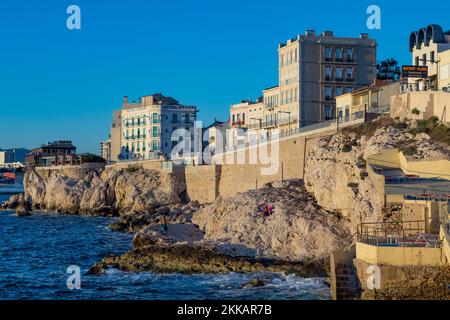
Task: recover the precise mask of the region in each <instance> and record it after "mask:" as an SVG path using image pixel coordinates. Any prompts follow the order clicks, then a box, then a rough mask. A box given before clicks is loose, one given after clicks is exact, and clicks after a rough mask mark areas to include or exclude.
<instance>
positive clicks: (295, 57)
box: [294, 48, 297, 62]
mask: <svg viewBox="0 0 450 320" xmlns="http://www.w3.org/2000/svg"><path fill="white" fill-rule="evenodd" d="M294 61H295V62H297V48H295V54H294Z"/></svg>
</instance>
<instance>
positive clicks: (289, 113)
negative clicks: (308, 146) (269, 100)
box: [278, 111, 292, 133]
mask: <svg viewBox="0 0 450 320" xmlns="http://www.w3.org/2000/svg"><path fill="white" fill-rule="evenodd" d="M278 113H287V114H288V125H289V127H288V128H289V133H291V113H292V112H291V111H278Z"/></svg>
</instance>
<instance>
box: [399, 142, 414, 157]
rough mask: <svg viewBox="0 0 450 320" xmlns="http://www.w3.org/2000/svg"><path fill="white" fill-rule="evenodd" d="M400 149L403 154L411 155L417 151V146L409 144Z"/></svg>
mask: <svg viewBox="0 0 450 320" xmlns="http://www.w3.org/2000/svg"><path fill="white" fill-rule="evenodd" d="M401 151H402V152H403V154H404V155H405V156H413V155H415V154H416V153H417V148H416V147H415V146H412V145H409V146H406V147H404V148H403V149H402V150H401Z"/></svg>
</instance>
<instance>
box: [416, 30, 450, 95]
mask: <svg viewBox="0 0 450 320" xmlns="http://www.w3.org/2000/svg"><path fill="white" fill-rule="evenodd" d="M409 51H410V52H411V54H412V64H413V65H415V66H427V67H428V78H426V79H413V80H415V85H416V90H418V91H423V90H428V89H431V90H442V89H447V90H450V30H449V31H446V32H444V31H443V29H442V27H441V26H440V25H437V24H430V25H429V26H428V27H426V28H421V29H420V30H418V31H414V32H412V33H411V35H410V37H409Z"/></svg>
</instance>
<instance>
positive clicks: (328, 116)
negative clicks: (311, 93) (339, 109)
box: [325, 105, 333, 120]
mask: <svg viewBox="0 0 450 320" xmlns="http://www.w3.org/2000/svg"><path fill="white" fill-rule="evenodd" d="M332 113H333V106H329V105H328V106H325V120H331V119H333V115H332Z"/></svg>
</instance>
